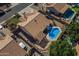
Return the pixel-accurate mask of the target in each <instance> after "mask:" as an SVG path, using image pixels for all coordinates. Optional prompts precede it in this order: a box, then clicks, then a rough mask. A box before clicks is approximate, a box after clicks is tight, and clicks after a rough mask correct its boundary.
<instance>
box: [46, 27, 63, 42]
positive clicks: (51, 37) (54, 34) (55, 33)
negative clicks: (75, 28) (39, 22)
mask: <svg viewBox="0 0 79 59" xmlns="http://www.w3.org/2000/svg"><path fill="white" fill-rule="evenodd" d="M61 32H62V31H61V29H60V28H59V27H52V29H51V31H50V32H49V33H48V34H47V39H49V40H51V41H56V40H57V38H58V37H59V35H60V34H61Z"/></svg>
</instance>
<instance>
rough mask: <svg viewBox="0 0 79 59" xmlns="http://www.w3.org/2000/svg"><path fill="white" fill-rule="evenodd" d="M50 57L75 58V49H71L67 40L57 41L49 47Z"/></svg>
mask: <svg viewBox="0 0 79 59" xmlns="http://www.w3.org/2000/svg"><path fill="white" fill-rule="evenodd" d="M49 53H50V56H75V55H77V53H76V50H75V48H73V47H72V46H71V45H70V44H69V43H68V42H67V40H63V41H62V40H57V41H56V42H55V43H54V44H52V45H51V46H50V49H49Z"/></svg>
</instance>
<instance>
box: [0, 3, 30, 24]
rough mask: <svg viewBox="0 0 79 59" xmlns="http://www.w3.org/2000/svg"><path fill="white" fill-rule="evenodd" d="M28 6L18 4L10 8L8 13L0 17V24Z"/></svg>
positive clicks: (26, 4)
mask: <svg viewBox="0 0 79 59" xmlns="http://www.w3.org/2000/svg"><path fill="white" fill-rule="evenodd" d="M30 4H31V3H20V4H18V5H16V6H15V7H13V8H12V10H11V11H9V12H8V13H6V14H5V15H3V16H2V17H0V23H1V22H3V21H5V20H7V19H9V18H10V17H11V16H13V15H14V14H16V13H18V12H19V11H21V10H22V9H24V8H26V7H27V6H28V5H30Z"/></svg>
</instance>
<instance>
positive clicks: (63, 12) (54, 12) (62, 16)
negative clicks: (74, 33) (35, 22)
mask: <svg viewBox="0 0 79 59" xmlns="http://www.w3.org/2000/svg"><path fill="white" fill-rule="evenodd" d="M47 12H48V13H49V14H51V16H53V17H54V18H56V19H58V20H61V21H62V22H63V23H65V24H70V23H71V21H72V19H73V18H74V16H75V14H76V13H75V12H74V11H73V10H72V9H71V8H70V6H69V5H68V4H66V3H49V4H47Z"/></svg>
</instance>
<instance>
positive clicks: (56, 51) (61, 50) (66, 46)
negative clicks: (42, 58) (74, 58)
mask: <svg viewBox="0 0 79 59" xmlns="http://www.w3.org/2000/svg"><path fill="white" fill-rule="evenodd" d="M78 16H79V15H77V16H76V17H75V18H74V20H73V21H72V23H71V24H70V25H68V26H67V29H66V32H65V33H64V34H63V35H62V37H61V38H60V40H57V41H56V42H55V44H52V45H51V46H50V50H49V53H50V55H51V56H53V55H57V56H61V55H62V56H63V55H65V56H70V55H77V52H76V49H75V46H76V45H77V44H79V21H78V20H79V19H77V17H78Z"/></svg>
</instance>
